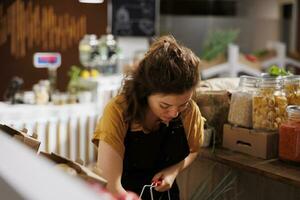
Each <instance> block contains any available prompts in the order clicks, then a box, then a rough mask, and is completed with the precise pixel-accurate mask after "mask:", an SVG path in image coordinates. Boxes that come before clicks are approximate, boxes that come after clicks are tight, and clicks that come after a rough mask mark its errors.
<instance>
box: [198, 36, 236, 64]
mask: <svg viewBox="0 0 300 200" xmlns="http://www.w3.org/2000/svg"><path fill="white" fill-rule="evenodd" d="M238 35H239V30H228V31H221V30H219V31H215V32H212V33H211V34H210V35H209V36H208V38H207V39H206V41H205V42H204V49H203V52H202V54H201V56H200V57H201V58H202V59H204V60H208V61H210V60H212V59H214V58H215V57H217V56H218V55H220V54H222V53H225V51H226V49H227V46H228V44H230V43H232V42H234V41H235V39H236V38H237V37H238Z"/></svg>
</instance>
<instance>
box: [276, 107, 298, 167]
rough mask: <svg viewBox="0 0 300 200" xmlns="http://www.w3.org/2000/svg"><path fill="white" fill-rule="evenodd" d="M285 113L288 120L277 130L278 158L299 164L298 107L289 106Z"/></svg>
mask: <svg viewBox="0 0 300 200" xmlns="http://www.w3.org/2000/svg"><path fill="white" fill-rule="evenodd" d="M286 111H287V115H288V119H287V121H285V122H283V123H282V124H281V126H280V129H279V158H280V159H282V160H287V161H295V162H300V148H299V147H300V106H296V105H290V106H288V107H287V109H286Z"/></svg>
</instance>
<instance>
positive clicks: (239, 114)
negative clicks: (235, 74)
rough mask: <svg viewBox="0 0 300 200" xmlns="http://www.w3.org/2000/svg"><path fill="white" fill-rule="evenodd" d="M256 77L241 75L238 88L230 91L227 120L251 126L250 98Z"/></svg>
mask: <svg viewBox="0 0 300 200" xmlns="http://www.w3.org/2000/svg"><path fill="white" fill-rule="evenodd" d="M256 85H257V77H252V76H241V77H240V82H239V87H238V89H237V90H236V91H235V92H233V93H232V95H231V101H230V108H229V113H228V122H229V123H231V124H233V125H236V126H241V127H246V128H252V98H253V94H254V92H255V91H256V89H257V87H256Z"/></svg>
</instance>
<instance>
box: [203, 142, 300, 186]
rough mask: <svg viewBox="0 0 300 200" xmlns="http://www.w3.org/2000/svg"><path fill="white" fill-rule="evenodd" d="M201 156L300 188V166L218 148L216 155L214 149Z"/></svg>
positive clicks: (205, 150)
mask: <svg viewBox="0 0 300 200" xmlns="http://www.w3.org/2000/svg"><path fill="white" fill-rule="evenodd" d="M199 156H200V157H202V158H206V159H209V160H213V161H216V162H219V163H222V164H225V165H227V166H230V167H233V168H236V169H239V170H243V171H248V172H251V173H256V174H259V175H262V176H265V177H269V178H272V179H274V180H277V181H280V182H284V183H287V184H291V185H295V186H297V187H300V166H295V165H291V164H287V163H285V162H282V161H280V160H278V159H270V160H264V159H259V158H255V157H252V156H248V155H246V154H242V153H238V152H233V151H230V150H227V149H224V148H217V149H216V151H215V153H214V154H213V153H212V149H202V150H201V151H200V153H199Z"/></svg>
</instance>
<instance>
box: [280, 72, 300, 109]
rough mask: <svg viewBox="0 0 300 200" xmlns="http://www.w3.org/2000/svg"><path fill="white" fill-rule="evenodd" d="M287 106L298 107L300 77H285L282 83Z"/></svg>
mask: <svg viewBox="0 0 300 200" xmlns="http://www.w3.org/2000/svg"><path fill="white" fill-rule="evenodd" d="M283 88H284V92H285V94H286V97H287V100H288V105H300V76H287V77H285V78H284V82H283Z"/></svg>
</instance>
